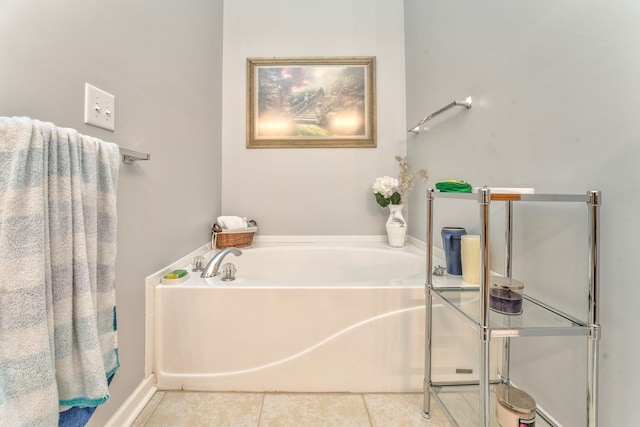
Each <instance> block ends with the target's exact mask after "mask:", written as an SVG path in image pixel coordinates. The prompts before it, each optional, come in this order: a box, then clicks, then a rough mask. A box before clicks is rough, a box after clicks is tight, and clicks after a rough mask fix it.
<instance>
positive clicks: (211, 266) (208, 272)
mask: <svg viewBox="0 0 640 427" xmlns="http://www.w3.org/2000/svg"><path fill="white" fill-rule="evenodd" d="M229 254H234V255H235V256H240V255H242V251H241V250H240V249H238V248H225V249H223V250H221V251H220V252H218V253H217V254H215V255H214V256H213V257H212V258H211V260H210V261H209V263H208V264H207V266H206V267H205V268H204V270H202V274H200V277H205V278H206V277H213V276H217V275H218V274H219V271H218V269H219V268H220V264H222V260H223V259H224V257H226V256H227V255H229Z"/></svg>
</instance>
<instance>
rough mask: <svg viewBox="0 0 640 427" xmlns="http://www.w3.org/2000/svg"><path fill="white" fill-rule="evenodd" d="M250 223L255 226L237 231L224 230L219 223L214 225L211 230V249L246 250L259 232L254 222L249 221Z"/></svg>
mask: <svg viewBox="0 0 640 427" xmlns="http://www.w3.org/2000/svg"><path fill="white" fill-rule="evenodd" d="M249 223H251V224H254V226H253V227H248V228H240V229H237V230H223V229H222V227H220V226H219V225H218V223H215V224H213V227H212V228H211V232H212V235H211V249H215V248H218V249H224V248H229V247H234V248H246V247H247V246H251V244H252V243H253V236H254V235H255V234H256V231H258V225H257V224H256V222H255V221H253V220H252V221H249Z"/></svg>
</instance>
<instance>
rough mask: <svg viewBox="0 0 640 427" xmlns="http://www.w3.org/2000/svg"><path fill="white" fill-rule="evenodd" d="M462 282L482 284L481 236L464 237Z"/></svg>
mask: <svg viewBox="0 0 640 427" xmlns="http://www.w3.org/2000/svg"><path fill="white" fill-rule="evenodd" d="M461 252H462V253H461V259H462V281H463V282H467V283H472V284H474V285H479V284H480V236H478V235H475V234H465V235H464V236H462V251H461Z"/></svg>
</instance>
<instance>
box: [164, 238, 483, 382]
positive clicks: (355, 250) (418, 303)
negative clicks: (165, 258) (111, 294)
mask: <svg viewBox="0 0 640 427" xmlns="http://www.w3.org/2000/svg"><path fill="white" fill-rule="evenodd" d="M212 255H213V252H211V253H209V254H207V255H206V258H207V259H209V258H210V257H211V256H212ZM226 263H233V264H234V265H235V266H236V269H237V278H236V279H235V280H234V281H227V282H225V281H221V280H220V277H219V276H216V277H214V278H208V279H203V278H200V277H199V273H191V274H190V278H189V279H188V280H187V281H185V282H183V283H181V284H177V285H164V284H160V285H158V286H156V288H155V304H156V307H155V366H154V370H155V374H156V379H157V386H158V388H159V389H166V390H169V389H185V390H203V391H205V390H206V391H288V392H411V391H420V390H422V387H423V378H424V329H425V308H424V303H425V291H424V283H425V268H426V267H425V265H426V263H425V255H424V251H421V250H419V249H417V248H415V247H413V246H410V245H407V246H406V247H405V248H401V249H391V248H389V247H388V246H386V245H385V244H382V243H378V244H371V243H369V244H341V245H326V244H316V245H309V244H307V245H300V244H297V245H288V244H272V245H262V246H260V245H256V246H255V247H252V248H249V249H244V250H243V254H242V255H241V256H239V257H236V256H234V255H232V254H229V255H228V256H227V257H226V258H225V259H224V261H223V264H226ZM186 268H188V269H190V266H187V267H186ZM433 316H434V322H441V324H440V325H441V327H437V328H434V331H437V332H436V335H435V336H434V337H433V346H434V351H433V354H434V356H433V357H434V368H433V378H434V380H438V381H458V380H459V381H468V380H471V379H473V378H476V376H475V375H474V374H473V373H470V372H476V371H477V356H476V354H477V352H476V351H475V350H476V347H477V345H476V344H475V343H476V336H475V334H474V332H473V330H472V329H471V328H469V327H468V326H467V325H465V324H464V323H461V321H460V320H459V319H458V318H457V317H452V316H451V315H450V314H448V313H445V312H444V310H443V309H442V307H438V306H436V307H435V308H434V312H433ZM465 342H467V343H468V346H465V347H466V348H465V347H463V345H464V343H465Z"/></svg>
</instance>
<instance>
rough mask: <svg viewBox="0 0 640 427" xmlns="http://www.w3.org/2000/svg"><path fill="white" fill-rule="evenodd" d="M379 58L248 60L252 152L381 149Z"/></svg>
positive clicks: (250, 144)
mask: <svg viewBox="0 0 640 427" xmlns="http://www.w3.org/2000/svg"><path fill="white" fill-rule="evenodd" d="M375 76H376V74H375V57H373V56H366V57H308V58H304V57H302V58H247V148H292V147H294V148H299V147H376V92H375V82H376V80H375Z"/></svg>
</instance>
